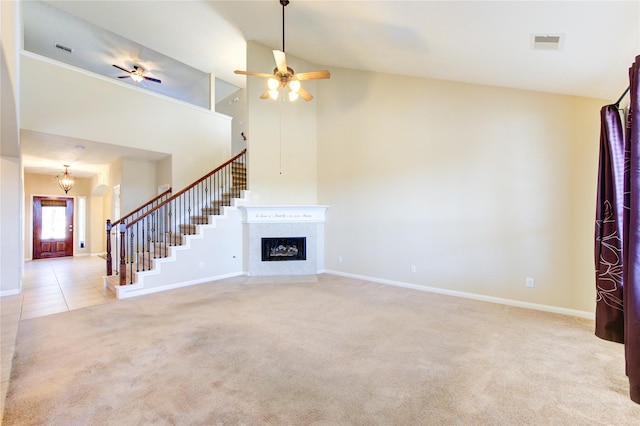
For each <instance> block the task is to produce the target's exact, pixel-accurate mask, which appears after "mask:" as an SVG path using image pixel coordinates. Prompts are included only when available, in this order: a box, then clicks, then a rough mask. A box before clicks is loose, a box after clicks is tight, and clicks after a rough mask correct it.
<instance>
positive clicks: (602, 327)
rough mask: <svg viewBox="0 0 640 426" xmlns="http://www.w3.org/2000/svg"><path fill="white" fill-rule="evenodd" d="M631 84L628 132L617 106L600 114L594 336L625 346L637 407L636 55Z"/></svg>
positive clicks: (639, 118)
mask: <svg viewBox="0 0 640 426" xmlns="http://www.w3.org/2000/svg"><path fill="white" fill-rule="evenodd" d="M629 82H630V84H629V112H628V114H627V118H626V123H625V130H626V132H624V133H623V131H622V128H623V126H622V122H621V118H620V113H619V111H618V105H617V104H615V105H607V106H604V107H603V108H602V110H601V111H600V118H601V129H600V164H599V170H598V194H597V205H596V229H595V266H596V331H595V334H596V336H598V337H600V338H602V339H606V340H611V341H614V342H620V343H624V351H625V371H626V374H627V376H628V377H629V394H630V397H631V400H632V401H634V402H636V403H638V404H640V127H639V125H640V56H637V57H636V58H635V62H634V63H633V65H632V66H631V68H630V69H629ZM618 102H619V101H618Z"/></svg>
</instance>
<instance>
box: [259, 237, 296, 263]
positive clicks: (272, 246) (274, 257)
mask: <svg viewBox="0 0 640 426" xmlns="http://www.w3.org/2000/svg"><path fill="white" fill-rule="evenodd" d="M261 241H262V261H263V262H278V261H287V260H307V238H306V237H287V238H262V240H261Z"/></svg>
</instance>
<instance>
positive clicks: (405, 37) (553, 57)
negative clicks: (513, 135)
mask: <svg viewBox="0 0 640 426" xmlns="http://www.w3.org/2000/svg"><path fill="white" fill-rule="evenodd" d="M45 3H46V5H47V6H52V7H54V8H55V9H56V11H59V12H65V13H68V14H71V15H73V16H75V17H77V18H80V20H78V19H75V20H74V19H70V20H66V21H65V22H64V24H63V25H64V32H63V33H55V31H62V30H61V28H56V25H55V24H53V23H47V25H41V26H40V30H39V31H37V32H36V31H31V32H29V33H28V34H27V31H26V29H27V28H26V26H27V23H26V22H25V39H26V38H27V37H28V36H30V37H41V38H42V39H41V40H40V41H39V42H41V43H45V44H47V43H48V45H49V46H51V45H53V44H55V43H58V42H61V43H65V44H66V43H68V44H74V43H78V45H82V49H77V50H75V51H74V53H73V54H74V55H83V52H87V54H86V57H84V58H82V59H83V60H85V61H87V62H92V61H93V62H95V61H102V62H103V63H102V66H103V67H104V66H105V63H104V62H105V61H106V69H108V70H109V72H111V74H110V76H114V78H115V76H116V75H118V70H117V69H115V68H113V67H111V64H110V61H112V60H114V59H113V58H117V59H120V60H121V61H122V62H124V64H125V65H129V63H131V64H132V63H133V62H135V60H138V61H139V62H144V61H143V60H146V61H147V62H148V63H150V64H151V67H150V68H151V69H150V71H151V72H152V74H150V75H152V76H154V77H156V78H161V79H162V80H163V83H162V84H163V85H165V81H166V87H169V86H170V81H171V79H172V78H177V79H178V80H180V77H179V76H181V75H184V73H185V72H186V71H185V70H188V71H189V72H194V73H196V74H197V73H204V74H205V75H206V74H208V73H213V74H214V75H215V76H216V77H217V78H218V79H219V81H220V88H222V87H227V88H231V90H233V88H234V87H244V86H245V83H246V80H245V78H246V77H244V76H239V75H235V74H233V70H235V69H246V41H247V40H253V41H257V42H260V43H262V44H264V45H266V46H269V47H271V48H273V49H282V42H283V40H282V6H281V5H280V3H279V0H260V1H242V0H235V1H203V0H194V1H177V0H175V1H156V0H146V1H124V0H123V1H98V0H86V1H83V0H74V1H58V0H49V1H46V2H45ZM38 19H43V18H38ZM70 22H71V23H70ZM72 22H81V23H82V22H84V23H82V24H77V25H76V24H73V23H72ZM37 23H38V22H37V21H36V26H37ZM87 25H88V26H89V27H91V28H93V30H92V31H95V32H102V31H105V33H101V34H102V35H101V36H95V37H87V36H86V35H84V34H86V30H87ZM285 30H286V31H285V43H286V44H285V47H286V52H287V53H289V54H291V55H294V56H297V57H300V58H302V59H304V60H306V61H309V62H312V63H315V64H318V65H319V66H321V67H322V68H326V69H329V70H331V68H332V67H342V68H352V69H358V70H365V71H375V72H384V73H392V74H402V75H408V76H416V77H424V78H435V79H444V80H452V81H459V82H466V83H476V84H483V85H494V86H503V87H510V88H518V89H526V90H535V91H543V92H550V93H559V94H567V95H575V96H585V97H593V98H599V99H603V100H608V101H611V102H613V101H615V100H617V98H618V97H619V96H620V95H621V94H622V92H623V91H624V90H625V89H626V87H627V85H628V77H627V75H628V74H627V73H628V68H629V66H630V65H631V63H632V62H633V59H634V57H635V56H636V55H638V54H640V1H638V0H636V1H614V0H604V1H481V0H479V1H366V0H360V1H342V0H334V1H330V0H320V1H310V0H291V2H290V4H289V5H288V6H287V7H286V8H285ZM60 34H64V37H65V40H58V39H57V40H51V38H52V37H53V35H55V36H56V37H60ZM104 34H111V35H110V36H106V35H104ZM534 35H543V36H547V35H551V36H555V35H558V36H560V40H561V43H560V48H559V49H558V50H549V49H542V50H538V49H533V48H532V44H531V38H532V36H534ZM71 47H73V46H71ZM136 49H137V50H136ZM54 50H58V51H57V52H56V53H55V54H63V53H64V52H61V51H59V49H55V48H54ZM91 52H93V53H91ZM95 52H102V56H100V55H96V54H95ZM90 53H91V54H90ZM154 55H159V56H154ZM105 58H108V59H105ZM127 61H128V62H127ZM143 65H144V64H143ZM290 65H291V66H293V67H294V68H295V64H290ZM88 66H89V65H86V66H85V67H88ZM252 71H260V72H269V71H270V70H252ZM298 71H305V70H298ZM114 72H115V73H114ZM181 73H183V74H181ZM185 80H186V78H185ZM149 84H151V83H149ZM175 90H178V91H179V90H182V91H183V92H184V91H185V90H187V89H185V88H184V87H179V86H176V89H175ZM34 155H35V154H34Z"/></svg>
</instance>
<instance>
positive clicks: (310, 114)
mask: <svg viewBox="0 0 640 426" xmlns="http://www.w3.org/2000/svg"><path fill="white" fill-rule="evenodd" d="M247 52H248V59H247V68H248V69H249V70H251V71H258V72H270V70H273V67H274V66H275V61H274V59H273V53H272V51H271V49H269V48H267V47H266V46H263V45H261V44H258V43H254V42H249V43H248V45H247ZM287 65H288V66H290V67H292V68H293V69H294V70H295V71H296V72H303V71H314V70H317V69H318V68H317V66H315V65H313V64H309V63H308V62H304V61H301V60H299V59H297V58H295V57H293V56H289V55H287ZM266 86H267V81H266V79H264V78H258V77H247V91H246V92H247V95H246V96H247V104H248V123H247V124H248V127H247V128H248V140H247V148H248V167H247V169H248V184H249V188H250V190H251V203H252V204H316V201H317V193H316V186H317V185H316V183H317V182H316V181H317V158H316V151H317V137H316V132H317V123H316V105H317V104H316V102H315V101H312V102H305V101H303V100H302V99H299V100H298V101H296V102H288V101H287V102H282V101H273V100H271V99H266V100H265V99H259V96H260V95H261V94H262V93H263V92H264V91H265V89H266ZM303 86H304V88H305V89H307V90H308V91H310V92H311V93H312V94H313V95H315V94H316V93H317V92H316V82H314V81H305V82H304V84H303Z"/></svg>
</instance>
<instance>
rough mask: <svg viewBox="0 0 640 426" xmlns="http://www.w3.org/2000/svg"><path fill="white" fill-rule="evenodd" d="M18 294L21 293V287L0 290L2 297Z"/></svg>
mask: <svg viewBox="0 0 640 426" xmlns="http://www.w3.org/2000/svg"><path fill="white" fill-rule="evenodd" d="M16 294H20V289H19V288H17V289H15V290H5V291H0V297H6V296H15V295H16Z"/></svg>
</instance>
